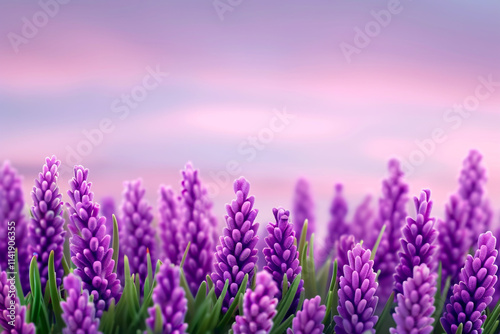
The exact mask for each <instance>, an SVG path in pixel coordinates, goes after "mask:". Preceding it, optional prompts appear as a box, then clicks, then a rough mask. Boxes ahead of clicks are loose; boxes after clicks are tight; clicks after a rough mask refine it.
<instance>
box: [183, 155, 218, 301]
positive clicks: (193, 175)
mask: <svg viewBox="0 0 500 334" xmlns="http://www.w3.org/2000/svg"><path fill="white" fill-rule="evenodd" d="M181 197H182V203H183V205H182V208H183V210H182V211H183V212H182V224H181V233H182V235H183V239H182V243H181V244H180V247H181V249H182V250H183V252H184V249H186V247H187V245H188V243H189V242H190V243H191V246H190V247H189V251H188V253H187V256H186V261H185V263H184V267H183V270H184V274H185V276H186V280H187V283H188V286H189V288H190V290H191V292H192V293H193V294H196V292H197V291H198V287H199V286H200V284H201V282H203V281H204V280H205V278H206V276H207V275H209V274H210V273H211V272H212V264H213V256H214V243H213V240H212V239H213V235H214V223H213V219H211V217H212V216H213V214H212V213H211V211H210V210H209V208H210V207H211V205H210V204H209V199H208V195H207V190H206V188H205V186H203V184H202V183H201V180H200V178H199V172H198V170H195V169H193V166H192V165H191V163H188V164H187V165H186V168H185V169H184V170H183V171H182V194H181Z"/></svg>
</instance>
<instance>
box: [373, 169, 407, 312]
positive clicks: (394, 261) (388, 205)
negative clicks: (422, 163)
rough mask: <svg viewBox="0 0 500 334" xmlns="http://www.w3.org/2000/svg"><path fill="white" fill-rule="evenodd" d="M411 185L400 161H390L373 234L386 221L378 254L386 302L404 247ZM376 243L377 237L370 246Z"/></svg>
mask: <svg viewBox="0 0 500 334" xmlns="http://www.w3.org/2000/svg"><path fill="white" fill-rule="evenodd" d="M407 193H408V185H407V184H406V183H404V182H403V172H402V171H401V167H400V164H399V161H397V160H391V161H389V177H388V178H387V179H386V180H384V181H383V184H382V194H383V195H382V198H380V201H379V214H378V217H377V219H376V221H375V230H376V231H377V233H374V234H373V236H374V238H376V236H377V235H378V234H379V232H380V231H381V229H382V227H383V226H384V225H385V226H386V229H385V233H384V234H383V236H382V240H381V242H380V244H379V248H378V251H377V254H376V257H375V270H377V271H378V270H380V275H379V276H378V282H379V283H380V299H381V302H382V303H383V304H384V303H385V301H386V300H387V298H388V297H389V295H390V293H391V290H392V286H393V275H394V268H396V266H397V265H398V263H399V258H398V254H397V253H398V251H399V250H400V249H401V243H400V237H401V228H402V227H403V224H404V221H405V218H406V216H407V213H406V204H407V202H408V195H407ZM373 244H374V240H372V242H371V243H370V245H369V246H372V245H373Z"/></svg>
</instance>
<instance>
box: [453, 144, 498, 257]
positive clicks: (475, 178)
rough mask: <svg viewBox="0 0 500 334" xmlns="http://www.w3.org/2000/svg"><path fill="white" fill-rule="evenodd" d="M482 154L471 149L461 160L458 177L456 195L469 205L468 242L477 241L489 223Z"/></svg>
mask: <svg viewBox="0 0 500 334" xmlns="http://www.w3.org/2000/svg"><path fill="white" fill-rule="evenodd" d="M482 158H483V156H482V155H481V153H479V152H478V151H476V150H471V151H470V152H469V155H468V156H467V158H466V159H465V160H464V162H463V167H462V171H461V172H460V178H459V185H460V186H459V189H458V195H459V196H460V197H461V198H462V199H463V200H465V201H467V203H468V205H469V210H470V213H469V216H468V219H467V222H466V227H467V229H468V230H469V231H470V232H471V234H470V237H471V238H470V244H469V247H472V246H473V245H475V244H476V243H477V236H478V235H479V234H481V233H483V232H485V231H486V230H487V228H489V224H490V223H491V214H490V211H489V210H490V209H489V208H488V207H487V205H488V204H487V202H486V200H485V197H484V194H485V185H486V181H487V178H486V169H485V168H484V167H483V166H482V164H481V160H482Z"/></svg>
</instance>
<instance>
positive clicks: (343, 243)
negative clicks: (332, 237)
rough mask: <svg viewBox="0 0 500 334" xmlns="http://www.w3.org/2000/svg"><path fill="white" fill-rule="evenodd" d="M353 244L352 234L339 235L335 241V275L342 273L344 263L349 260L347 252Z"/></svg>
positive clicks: (338, 275)
mask: <svg viewBox="0 0 500 334" xmlns="http://www.w3.org/2000/svg"><path fill="white" fill-rule="evenodd" d="M355 244H356V243H355V241H354V236H353V235H352V234H348V235H343V236H341V237H340V240H339V241H338V242H337V271H338V274H337V277H340V276H343V275H344V265H346V264H347V263H348V262H349V260H348V258H347V252H348V251H350V250H352V249H353V248H354V245H355Z"/></svg>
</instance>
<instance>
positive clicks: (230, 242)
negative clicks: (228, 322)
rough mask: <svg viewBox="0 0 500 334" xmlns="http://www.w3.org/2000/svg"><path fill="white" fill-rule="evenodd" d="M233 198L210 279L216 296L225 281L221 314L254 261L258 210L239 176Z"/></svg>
mask: <svg viewBox="0 0 500 334" xmlns="http://www.w3.org/2000/svg"><path fill="white" fill-rule="evenodd" d="M233 187H234V192H235V194H236V200H233V201H232V202H231V204H226V212H227V215H226V217H225V218H226V227H225V228H224V231H223V235H222V236H221V237H220V245H218V246H217V252H216V253H215V258H216V263H215V264H214V269H215V271H214V272H213V273H212V281H213V282H214V285H215V294H216V295H217V297H218V296H220V294H221V292H222V290H223V289H224V284H225V282H226V280H229V288H228V290H227V293H226V296H225V298H224V302H223V304H222V312H223V313H225V312H226V311H227V309H228V308H229V306H230V305H231V303H232V302H233V300H234V298H235V297H236V294H237V293H238V289H239V288H240V285H241V283H242V281H243V278H244V277H245V275H246V274H248V283H247V285H248V284H250V282H251V281H252V278H253V273H254V267H255V264H256V262H257V249H256V248H255V246H256V245H257V241H258V240H259V238H258V236H257V230H258V229H259V224H258V223H255V222H254V221H255V218H256V217H257V213H258V210H257V209H254V208H253V204H254V202H255V197H253V196H248V193H249V192H250V183H248V181H247V180H245V178H243V177H241V178H239V179H238V180H236V181H234V186H233Z"/></svg>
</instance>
